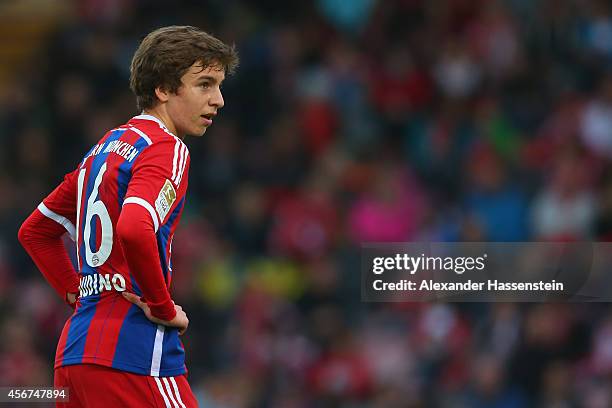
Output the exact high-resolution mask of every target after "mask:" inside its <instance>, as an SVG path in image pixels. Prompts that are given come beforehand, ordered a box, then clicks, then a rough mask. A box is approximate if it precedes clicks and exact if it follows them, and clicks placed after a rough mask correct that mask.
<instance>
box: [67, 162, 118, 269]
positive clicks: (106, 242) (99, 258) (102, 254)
mask: <svg viewBox="0 0 612 408" xmlns="http://www.w3.org/2000/svg"><path fill="white" fill-rule="evenodd" d="M85 171H86V169H82V170H81V171H80V172H79V179H78V183H79V184H78V198H77V227H76V234H77V239H76V242H77V258H78V253H79V249H78V247H79V246H78V242H79V240H78V237H79V232H80V228H79V221H80V218H81V214H80V212H81V211H80V210H81V198H82V196H83V182H84V180H85ZM104 172H106V163H104V164H103V165H102V167H101V168H100V172H99V173H98V175H97V176H96V180H95V182H94V187H93V190H92V191H91V195H90V196H89V199H88V200H87V205H86V206H85V210H86V212H85V225H84V236H83V243H84V244H85V261H86V262H87V265H89V266H92V267H97V266H100V265H102V264H104V262H106V260H107V259H108V257H109V256H110V254H111V251H112V249H113V224H112V222H111V219H110V216H109V215H108V209H107V208H106V206H105V205H104V203H103V202H102V201H101V200H97V201H96V199H97V198H98V189H99V188H100V183H101V182H102V176H103V175H104ZM94 215H97V216H98V218H100V226H101V228H100V229H101V231H100V232H99V233H100V235H101V240H100V248H99V249H98V250H97V251H96V252H93V250H92V249H91V247H90V245H89V239H90V238H91V220H92V218H93V217H94Z"/></svg>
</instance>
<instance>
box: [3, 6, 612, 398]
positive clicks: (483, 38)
mask: <svg viewBox="0 0 612 408" xmlns="http://www.w3.org/2000/svg"><path fill="white" fill-rule="evenodd" d="M169 24H192V25H197V26H199V27H201V28H203V29H205V30H207V31H210V32H212V33H213V34H215V35H217V36H219V37H220V38H222V39H223V40H224V41H229V42H235V43H236V45H237V46H238V49H239V52H240V56H241V67H240V68H239V70H238V73H237V75H236V76H235V77H233V78H231V79H228V80H227V81H226V84H225V87H224V96H225V101H226V107H225V108H224V109H223V111H222V113H221V115H220V117H219V119H218V120H215V125H214V126H213V128H212V129H211V130H210V131H209V132H208V133H207V134H206V136H205V137H204V138H203V139H191V140H189V141H188V145H189V146H190V150H191V154H192V167H191V173H190V177H189V183H190V187H189V192H188V205H187V207H186V211H185V214H184V217H183V221H182V224H181V226H180V227H179V231H178V233H177V236H176V239H175V245H174V248H173V250H174V251H173V252H174V253H173V255H174V258H173V260H174V270H175V271H176V274H175V280H174V288H173V290H174V294H175V298H176V300H177V302H178V303H180V304H182V305H183V306H184V307H185V309H186V310H187V311H188V314H189V316H190V318H191V324H190V328H189V331H188V335H187V336H186V337H185V338H184V342H185V346H186V348H187V357H188V367H189V369H190V382H191V384H192V386H193V388H194V391H195V392H196V394H197V396H198V398H199V400H200V402H201V403H202V405H203V406H206V407H215V408H221V407H223V408H233V407H278V408H281V407H282V408H289V407H291V408H293V407H296V408H298V407H378V408H383V407H460V408H461V407H500V408H502V407H503V408H510V407H545V408H566V407H589V408H599V407H601V408H604V407H611V406H612V395H611V389H612V386H611V384H612V309H611V308H610V306H609V305H608V304H589V305H586V304H555V305H552V304H478V303H476V304H365V303H362V302H361V301H360V291H359V282H360V280H359V274H360V271H359V244H360V242H363V241H378V242H385V241H470V240H486V241H530V240H533V241H548V240H600V241H605V240H609V239H610V238H612V171H611V169H610V160H612V70H611V69H610V68H611V67H612V8H611V5H610V2H608V1H596V0H592V1H591V0H504V1H494V0H378V1H377V0H350V1H348V0H346V1H343V0H316V1H315V0H313V1H300V2H288V1H281V0H259V1H246V0H245V1H240V0H214V1H213V0H211V1H196V0H191V1H176V2H168V1H162V0H155V1H145V0H78V1H77V0H73V1H68V0H60V1H53V0H3V1H2V2H0V32H1V35H0V60H1V61H2V64H1V65H0V143H1V144H0V169H1V170H0V226H1V227H0V228H1V229H0V338H1V339H2V340H1V341H0V385H41V384H51V383H52V375H53V373H52V361H53V356H54V352H55V345H56V340H57V337H58V335H59V332H60V330H61V327H62V325H63V323H64V321H65V319H66V318H67V316H68V315H69V310H68V308H67V307H66V306H65V305H64V304H63V303H62V302H61V301H60V300H59V299H56V298H55V295H54V292H53V291H52V290H51V289H50V287H48V286H47V285H46V283H45V281H44V280H43V278H42V276H41V275H40V274H39V273H38V271H37V270H36V269H35V267H34V265H33V263H32V262H31V261H30V260H29V258H28V257H27V255H26V254H25V252H24V251H23V250H22V249H21V248H20V247H19V245H18V243H17V239H16V235H17V230H18V227H19V225H20V223H21V222H22V220H23V219H24V218H25V217H26V216H27V215H28V214H29V212H30V211H32V210H33V209H34V208H35V206H36V205H37V204H38V203H39V202H40V201H41V199H42V198H43V197H44V196H45V195H46V194H47V193H48V192H50V191H51V189H52V188H53V187H54V186H55V185H56V184H57V183H58V182H59V181H60V180H61V178H62V176H63V174H64V173H66V172H69V171H71V170H72V169H73V168H74V166H75V165H76V163H77V162H78V161H79V160H80V159H81V158H82V155H83V154H84V153H85V152H86V151H87V150H88V149H89V147H90V146H91V145H92V144H93V143H94V142H95V141H97V140H98V138H99V137H100V136H101V135H102V134H103V133H104V131H105V130H107V129H109V128H111V127H113V126H115V125H117V124H119V123H123V122H124V121H126V120H127V119H128V118H129V117H131V116H133V115H135V114H137V113H138V112H136V110H135V103H134V98H133V97H132V95H131V94H130V93H129V90H128V74H129V73H128V66H129V61H130V58H131V55H132V53H133V51H134V50H135V48H136V46H137V44H138V41H139V40H140V39H141V38H142V37H143V36H144V35H145V34H146V33H147V32H149V31H150V30H152V29H154V28H156V27H159V26H162V25H169Z"/></svg>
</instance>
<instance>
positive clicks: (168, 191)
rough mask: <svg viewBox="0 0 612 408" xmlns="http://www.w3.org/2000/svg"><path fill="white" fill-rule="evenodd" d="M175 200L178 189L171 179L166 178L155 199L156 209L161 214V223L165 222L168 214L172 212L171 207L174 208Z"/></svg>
mask: <svg viewBox="0 0 612 408" xmlns="http://www.w3.org/2000/svg"><path fill="white" fill-rule="evenodd" d="M175 201H176V190H175V189H174V186H173V185H172V183H171V182H170V180H167V179H166V182H165V183H164V185H163V186H162V188H161V190H160V191H159V194H158V196H157V199H156V200H155V210H157V214H158V215H159V220H160V223H162V222H164V219H165V218H166V215H168V212H170V208H172V204H174V202H175Z"/></svg>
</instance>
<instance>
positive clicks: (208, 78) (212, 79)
mask: <svg viewBox="0 0 612 408" xmlns="http://www.w3.org/2000/svg"><path fill="white" fill-rule="evenodd" d="M224 79H225V78H223V79H222V80H221V81H218V80H217V78H215V77H213V76H210V75H202V76H200V77H198V78H197V79H196V80H197V81H198V82H204V81H210V82H212V83H217V82H219V83H221V82H223V80H224Z"/></svg>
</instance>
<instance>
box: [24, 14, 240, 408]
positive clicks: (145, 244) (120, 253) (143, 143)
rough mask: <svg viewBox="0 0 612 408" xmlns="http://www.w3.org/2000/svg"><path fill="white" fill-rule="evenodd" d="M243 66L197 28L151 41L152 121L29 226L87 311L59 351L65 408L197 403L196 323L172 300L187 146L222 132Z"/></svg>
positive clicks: (139, 79)
mask: <svg viewBox="0 0 612 408" xmlns="http://www.w3.org/2000/svg"><path fill="white" fill-rule="evenodd" d="M237 63H238V57H237V54H236V52H235V50H234V48H233V47H230V46H228V45H226V44H224V43H222V42H221V41H220V40H218V39H216V38H214V37H212V36H211V35H209V34H207V33H205V32H203V31H200V30H198V29H197V28H194V27H189V26H172V27H165V28H160V29H158V30H156V31H153V32H152V33H150V34H149V35H148V36H147V37H146V38H145V39H144V40H143V41H142V43H141V44H140V47H139V48H138V50H137V51H136V53H135V55H134V58H133V60H132V65H131V77H130V88H131V89H132V91H133V92H134V93H135V94H136V98H137V104H138V108H139V110H141V111H142V114H141V115H138V116H135V117H133V118H132V119H130V120H129V121H128V122H127V123H126V124H125V125H122V126H119V127H117V128H116V129H113V130H111V131H109V132H108V133H106V135H104V137H102V139H100V141H99V142H98V143H97V144H96V145H95V146H93V148H92V149H91V150H90V151H89V153H87V154H86V155H85V157H84V158H83V160H82V162H81V163H79V164H78V166H77V168H76V170H74V171H73V172H72V173H69V174H68V175H66V176H65V178H64V181H63V182H62V183H61V184H60V185H59V186H58V187H57V188H56V189H55V190H54V191H53V192H52V193H51V194H50V195H49V196H47V197H46V198H45V199H44V200H43V202H42V203H41V204H40V205H39V206H38V208H37V209H36V210H35V211H34V212H33V213H32V214H31V215H30V217H29V218H28V219H27V220H26V221H25V222H24V223H23V225H22V227H21V229H20V231H19V240H20V242H21V243H22V245H23V246H24V248H25V249H26V250H27V252H28V253H29V255H30V256H31V257H32V259H33V260H34V262H35V263H36V265H37V267H38V268H39V269H40V271H41V272H42V273H43V275H44V276H45V278H46V279H47V280H48V281H49V283H50V284H51V285H52V286H53V288H54V289H55V290H56V291H57V292H58V294H59V295H60V296H61V297H62V298H63V299H65V300H66V302H67V303H68V304H70V305H71V306H72V307H74V309H75V311H74V314H73V315H72V316H71V317H70V319H69V320H68V321H67V322H66V325H65V327H64V330H63V331H62V334H61V336H60V340H59V344H58V346H57V354H56V358H55V381H54V382H55V386H56V387H68V388H69V392H70V402H69V403H68V404H66V405H63V404H58V406H71V407H105V408H108V407H119V406H121V407H183V408H184V407H195V406H197V402H196V400H195V398H194V396H193V393H192V392H191V389H190V387H189V384H188V383H187V380H186V376H185V374H186V371H187V370H186V367H185V363H184V354H185V351H184V348H183V346H182V343H181V341H180V340H179V335H182V334H183V333H184V332H185V330H186V329H187V325H188V324H189V320H188V319H187V315H186V314H185V311H183V310H182V308H181V307H180V306H179V305H176V304H175V303H174V302H173V301H172V299H171V297H170V293H169V288H170V282H171V280H172V272H173V271H172V263H171V261H170V254H171V246H172V238H173V236H174V231H175V229H176V226H177V224H178V222H179V220H180V217H181V213H182V210H183V207H184V204H185V192H186V190H187V174H188V172H189V163H190V157H189V151H188V149H187V146H186V145H185V144H184V143H183V139H184V138H185V136H186V135H193V136H201V135H203V134H204V132H206V129H207V128H208V127H209V126H210V125H211V124H212V121H213V117H214V116H215V115H216V114H217V113H218V111H219V109H221V108H222V107H223V104H224V102H223V97H222V95H221V90H220V85H221V82H223V80H224V78H225V74H226V73H231V72H233V70H234V69H235V67H236V65H237ZM66 231H68V233H69V234H70V236H71V237H72V239H74V241H75V243H76V249H77V261H78V273H77V272H76V271H75V270H74V268H73V266H72V264H71V262H70V259H69V257H68V254H67V253H66V250H65V248H64V247H63V244H62V240H61V236H62V235H63V234H64V233H65V232H66Z"/></svg>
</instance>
